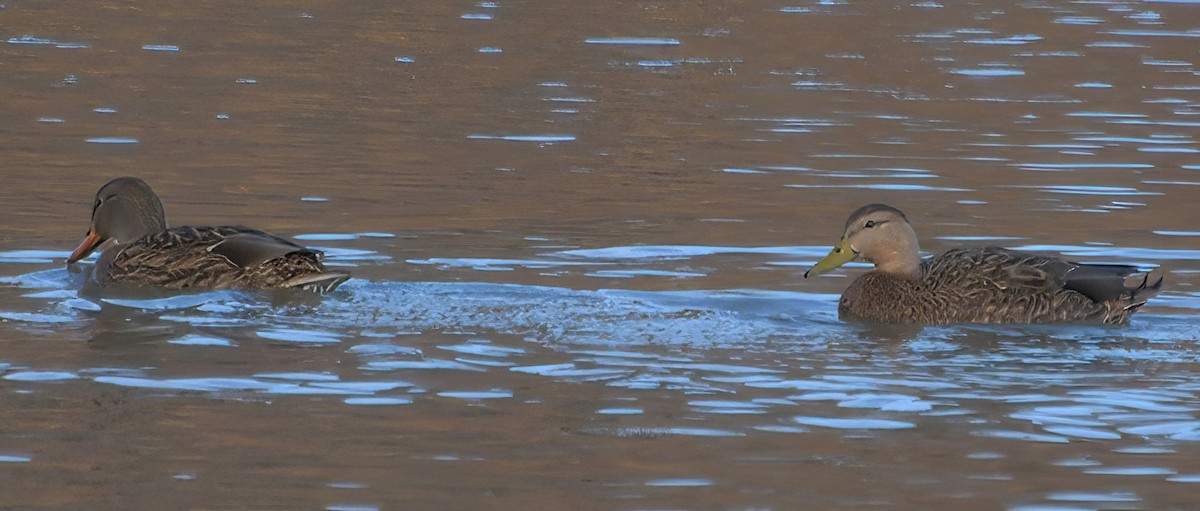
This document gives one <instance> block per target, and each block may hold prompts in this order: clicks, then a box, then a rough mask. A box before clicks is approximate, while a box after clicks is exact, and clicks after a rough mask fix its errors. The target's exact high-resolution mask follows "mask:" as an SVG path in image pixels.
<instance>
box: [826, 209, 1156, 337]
mask: <svg viewBox="0 0 1200 511" xmlns="http://www.w3.org/2000/svg"><path fill="white" fill-rule="evenodd" d="M857 259H861V260H864V261H867V262H870V263H872V264H874V265H875V269H874V271H870V272H867V273H866V274H865V275H862V276H860V277H858V278H857V279H855V280H854V282H852V283H851V284H850V286H849V287H847V288H846V291H845V292H844V293H842V298H841V300H840V301H839V302H838V315H839V316H840V317H841V318H842V319H844V320H853V321H863V322H869V323H924V324H950V323H1093V324H1113V325H1122V324H1126V323H1128V322H1129V317H1130V316H1131V315H1132V314H1133V313H1134V312H1135V311H1137V309H1138V308H1139V307H1141V306H1142V305H1145V303H1146V300H1147V299H1148V298H1150V297H1151V296H1153V295H1154V294H1155V293H1157V292H1158V290H1159V288H1161V287H1162V279H1163V274H1162V271H1161V270H1159V269H1155V270H1153V271H1149V272H1142V271H1139V269H1138V268H1137V267H1134V266H1127V265H1120V264H1080V263H1073V262H1068V261H1064V260H1062V259H1058V258H1054V257H1047V256H1042V255H1036V254H1031V253H1026V252H1017V251H1013V250H1007V249H1003V248H998V247H983V248H956V249H952V250H949V251H946V252H943V253H941V254H937V255H934V256H932V257H929V258H927V259H921V257H920V255H919V248H918V245H917V234H916V232H915V231H913V228H912V225H910V224H909V223H908V218H907V217H905V216H904V213H903V212H901V211H900V210H898V209H896V208H893V207H891V206H888V205H885V204H868V205H866V206H863V207H861V208H858V210H857V211H855V212H854V213H853V214H851V215H850V219H849V220H847V221H846V227H845V230H844V231H843V234H842V239H841V241H839V242H838V244H837V246H835V247H834V248H833V251H831V252H830V253H829V255H827V256H825V258H824V259H821V260H820V261H819V262H817V264H816V265H815V266H813V267H812V269H810V270H808V271H807V272H805V273H804V277H805V278H808V277H811V276H816V275H819V274H822V273H825V272H827V271H830V270H832V269H834V268H837V267H838V266H841V265H843V264H846V263H848V262H850V261H854V260H857Z"/></svg>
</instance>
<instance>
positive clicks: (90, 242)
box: [67, 229, 104, 264]
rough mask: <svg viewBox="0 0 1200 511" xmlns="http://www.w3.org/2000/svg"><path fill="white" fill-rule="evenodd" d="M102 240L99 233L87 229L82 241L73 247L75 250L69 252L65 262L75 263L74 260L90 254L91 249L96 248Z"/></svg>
mask: <svg viewBox="0 0 1200 511" xmlns="http://www.w3.org/2000/svg"><path fill="white" fill-rule="evenodd" d="M103 242H104V239H102V238H101V237H100V235H98V234H96V231H93V230H91V229H88V233H87V236H85V237H84V238H83V241H81V242H79V246H78V247H75V251H74V252H71V256H70V257H68V258H67V264H72V263H75V262H76V261H79V260H80V259H83V258H85V257H87V256H88V254H91V253H92V251H93V250H96V247H97V246H99V245H100V243H103Z"/></svg>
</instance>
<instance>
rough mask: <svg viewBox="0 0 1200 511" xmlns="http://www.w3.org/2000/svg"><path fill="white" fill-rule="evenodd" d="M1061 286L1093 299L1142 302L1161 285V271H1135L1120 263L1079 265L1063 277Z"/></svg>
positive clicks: (1135, 269) (1135, 268)
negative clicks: (1136, 300)
mask: <svg viewBox="0 0 1200 511" xmlns="http://www.w3.org/2000/svg"><path fill="white" fill-rule="evenodd" d="M1063 281H1064V287H1066V288H1067V289H1071V290H1074V291H1078V292H1080V293H1082V294H1083V295H1084V296H1087V297H1088V298H1091V299H1092V300H1095V301H1097V302H1107V301H1111V300H1122V299H1129V300H1132V299H1139V301H1140V302H1142V303H1143V304H1144V303H1145V301H1146V299H1147V298H1149V297H1151V296H1154V294H1155V293H1157V292H1158V290H1159V289H1161V288H1162V281H1163V271H1162V270H1161V269H1159V268H1155V269H1154V270H1151V271H1149V272H1142V271H1139V270H1138V268H1137V267H1136V266H1128V265H1123V264H1079V265H1076V266H1075V267H1074V268H1071V269H1070V270H1069V271H1068V272H1067V274H1066V276H1064V277H1063Z"/></svg>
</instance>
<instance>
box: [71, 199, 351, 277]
mask: <svg viewBox="0 0 1200 511" xmlns="http://www.w3.org/2000/svg"><path fill="white" fill-rule="evenodd" d="M97 248H103V253H102V254H101V256H100V258H99V260H98V261H97V262H96V266H95V267H94V268H93V270H92V279H93V280H95V281H96V282H98V283H100V284H121V285H131V286H150V287H159V288H166V289H185V288H198V289H273V288H290V287H295V288H301V289H306V290H310V291H316V292H327V291H331V290H332V289H334V288H335V287H337V286H338V285H339V284H341V283H342V282H344V281H345V280H346V279H347V278H349V276H348V275H347V274H345V273H333V272H327V271H326V270H325V267H324V266H323V265H322V264H321V259H322V256H323V255H322V253H321V252H320V251H318V250H312V249H308V248H305V247H304V246H302V245H299V244H297V243H295V242H293V241H291V240H288V239H284V238H281V237H278V236H274V235H271V234H268V233H265V232H262V231H258V230H254V229H249V228H246V227H233V226H221V227H175V228H171V229H167V228H166V219H165V217H164V215H163V213H162V205H161V203H160V202H159V200H158V197H157V196H156V195H154V192H153V191H152V190H150V187H149V186H147V185H146V184H145V183H144V182H142V181H141V180H140V179H137V178H117V179H114V180H113V181H110V182H109V183H108V184H106V185H105V186H104V187H102V188H101V189H100V191H99V192H98V193H97V195H96V202H95V205H94V206H93V210H92V227H91V229H89V231H88V235H87V237H85V238H84V241H83V242H82V243H80V245H79V248H77V249H76V250H75V252H74V253H72V254H71V257H70V258H69V259H68V263H73V262H75V261H77V260H79V259H81V258H82V257H85V256H87V254H89V253H91V252H92V251H93V250H96V249H97Z"/></svg>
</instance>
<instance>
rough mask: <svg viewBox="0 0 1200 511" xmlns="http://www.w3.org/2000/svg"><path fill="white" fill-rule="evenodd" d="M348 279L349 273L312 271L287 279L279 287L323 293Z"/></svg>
mask: <svg viewBox="0 0 1200 511" xmlns="http://www.w3.org/2000/svg"><path fill="white" fill-rule="evenodd" d="M349 279H350V274H349V273H334V272H325V273H313V274H309V275H301V276H299V277H295V278H292V279H288V280H287V281H285V282H284V283H283V284H282V285H281V286H280V287H286V288H298V289H303V290H305V291H311V292H313V293H317V294H325V293H328V292H330V291H333V290H334V289H337V287H338V286H340V285H341V284H342V283H343V282H345V281H347V280H349Z"/></svg>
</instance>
